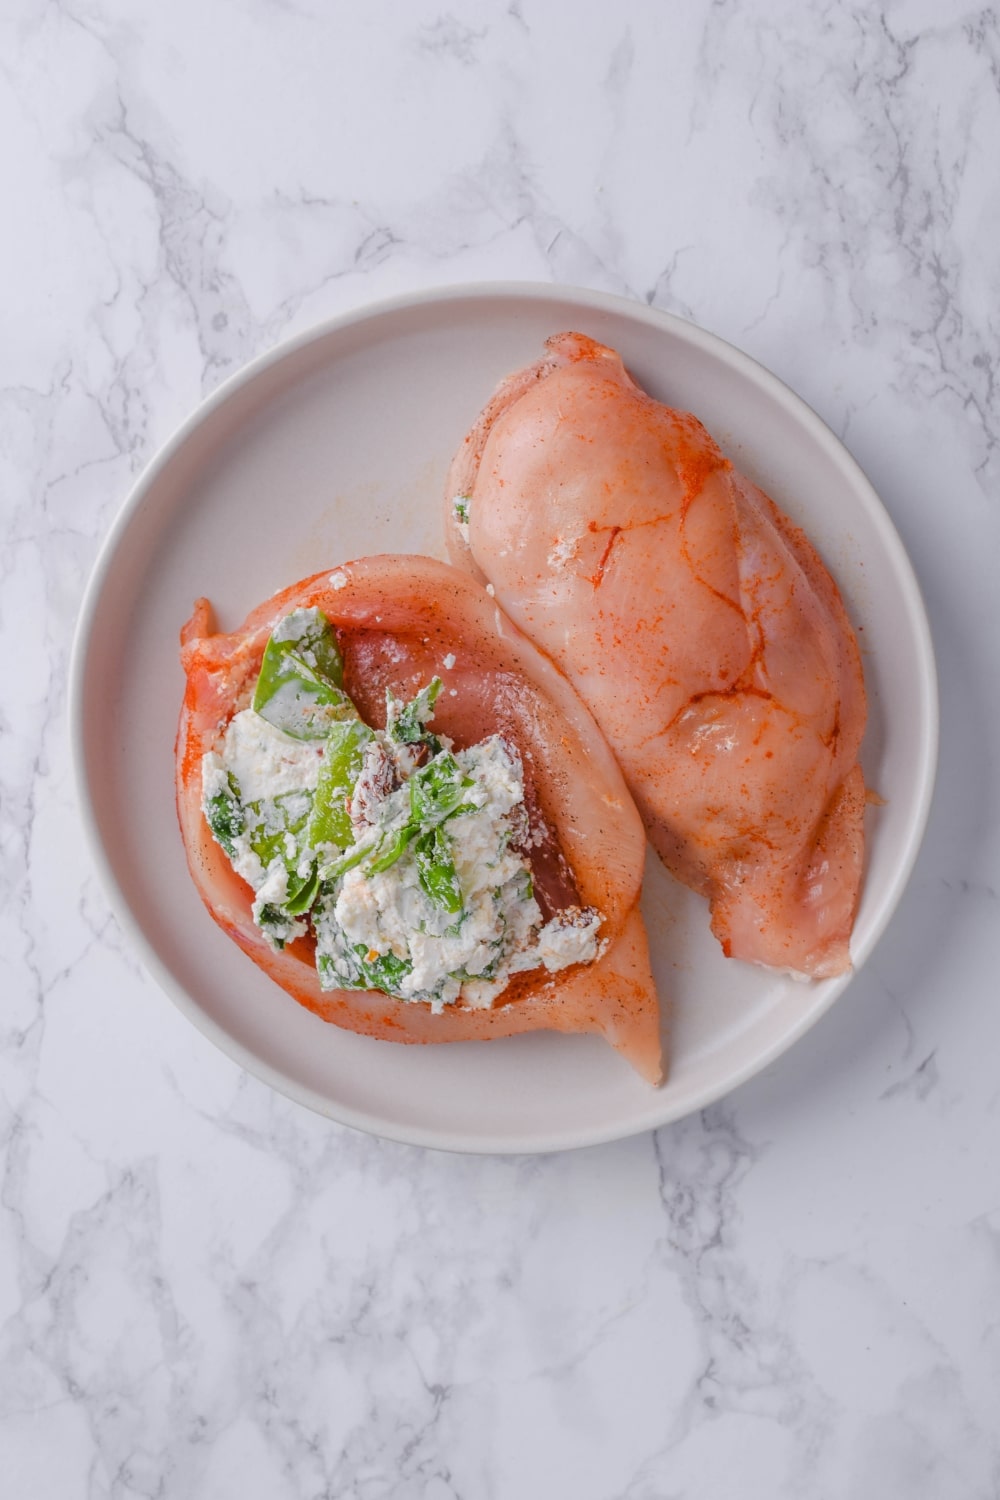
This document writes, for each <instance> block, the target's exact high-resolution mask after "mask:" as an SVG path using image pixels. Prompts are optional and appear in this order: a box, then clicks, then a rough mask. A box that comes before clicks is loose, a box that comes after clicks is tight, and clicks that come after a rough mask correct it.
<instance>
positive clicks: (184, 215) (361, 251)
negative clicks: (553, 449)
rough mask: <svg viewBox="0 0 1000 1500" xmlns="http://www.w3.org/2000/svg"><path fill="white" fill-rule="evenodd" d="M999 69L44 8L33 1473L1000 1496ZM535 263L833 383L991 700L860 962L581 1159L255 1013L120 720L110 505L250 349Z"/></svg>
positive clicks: (495, 12)
mask: <svg viewBox="0 0 1000 1500" xmlns="http://www.w3.org/2000/svg"><path fill="white" fill-rule="evenodd" d="M571 49H572V51H571ZM998 80H1000V29H998V22H997V15H996V12H995V10H994V11H992V12H991V11H990V10H989V9H985V8H982V7H978V8H977V7H975V6H968V7H966V6H964V5H961V4H958V3H952V0H946V3H930V0H896V3H892V4H890V5H888V6H887V7H886V8H885V9H884V10H883V11H881V12H880V11H878V10H877V9H876V8H873V7H871V6H867V5H862V4H861V3H859V0H854V3H845V4H842V5H829V4H825V3H820V0H805V3H793V0H774V3H772V0H691V3H687V4H684V5H679V6H676V7H668V6H665V5H658V4H655V3H653V0H647V3H642V0H624V3H622V4H617V5H613V6H596V5H592V6H575V5H572V4H570V3H569V0H553V3H551V4H543V3H542V0H509V3H499V0H498V3H495V4H494V3H477V4H466V5H462V6H458V5H456V6H455V7H454V8H453V9H452V10H450V11H441V10H439V9H437V8H435V7H433V6H429V5H428V4H426V3H425V0H416V3H415V4H413V5H409V6H393V5H390V4H388V3H387V0H379V3H376V4H372V5H368V6H352V7H348V6H346V5H344V4H343V3H333V4H324V3H321V0H287V3H283V0H223V3H220V4H217V5H206V4H205V3H204V0H200V3H195V0H175V3H173V4H171V5H161V6H152V5H147V6H135V5H133V4H128V3H126V0H55V3H43V0H14V3H13V4H11V5H7V6H5V7H4V8H3V12H2V16H0V129H2V134H3V140H4V149H3V151H2V153H0V181H2V184H3V201H4V204H5V212H4V215H3V226H2V228H0V269H2V273H3V282H4V297H3V304H2V309H0V330H2V332H0V506H2V515H3V530H2V535H0V637H2V642H3V646H2V660H3V664H4V665H3V673H2V679H0V882H2V901H0V929H2V933H3V942H2V945H0V952H2V955H3V957H2V970H0V973H2V979H0V1143H2V1151H3V1185H2V1192H0V1476H2V1478H0V1490H2V1492H3V1493H4V1495H5V1496H6V1495H10V1496H11V1497H14V1496H16V1497H18V1500H49V1497H53V1500H56V1497H58V1500H78V1497H79V1500H96V1497H115V1500H125V1497H129V1500H131V1497H140V1496H141V1497H147V1496H148V1497H152V1496H170V1497H172V1496H183V1497H185V1500H202V1497H205V1500H228V1497H234V1500H236V1497H239V1500H257V1497H261V1500H264V1497H266V1500H285V1497H287V1500H293V1497H294V1500H303V1497H309V1500H312V1497H316V1500H319V1497H337V1500H341V1497H352V1500H354V1497H356V1500H377V1497H382V1496H393V1497H397V1496H403V1497H411V1496H412V1497H427V1500H452V1497H462V1500H469V1497H479V1496H483V1497H491V1500H535V1497H539V1500H542V1497H545V1500H549V1497H553V1496H556V1497H561V1496H572V1497H573V1500H610V1497H622V1500H626V1497H627V1500H659V1497H664V1500H666V1497H671V1500H695V1497H697V1500H706V1497H708V1500H714V1497H722V1500H728V1497H732V1496H738V1497H740V1500H753V1497H761V1500H765V1497H766V1500H780V1497H787V1500H793V1497H794V1500H811V1497H829V1496H841V1495H843V1496H851V1497H858V1496H869V1495H877V1496H879V1497H880V1500H894V1497H901V1500H902V1497H905V1500H923V1497H928V1500H930V1497H939V1496H942V1495H944V1496H948V1497H949V1500H965V1497H968V1500H983V1497H986V1496H996V1495H1000V1422H998V1412H1000V1174H998V1168H997V1161H998V1147H1000V1005H998V1003H997V1002H998V996H1000V986H998V983H997V971H998V959H1000V951H998V950H1000V907H998V900H997V893H998V890H1000V869H998V861H1000V827H998V816H997V807H998V784H997V772H996V766H997V763H998V761H1000V708H998V703H1000V695H998V693H997V681H998V678H997V670H998V664H1000V631H998V628H997V583H996V579H997V568H998V564H1000V510H998V498H997V497H998V485H997V480H998V475H1000V407H998V400H997V384H996V382H997V370H998V327H1000V315H998V311H997V309H998V307H1000V259H998V254H997V245H998V242H1000V179H998V176H997V166H996V162H997V143H998V140H1000V87H998ZM489 278H529V279H536V280H554V281H565V282H571V283H576V284H580V285H585V286H593V287H599V288H605V289H608V290H612V291H615V292H620V293H625V294H627V295H630V296H632V297H635V298H638V299H642V300H645V301H648V302H651V303H652V304H653V305H655V306H658V307H662V308H665V309H668V310H670V311H672V312H676V313H680V314H682V315H683V316H685V317H688V318H691V319H693V320H694V321H696V322H698V323H700V324H701V325H703V326H704V327H706V328H709V329H711V330H713V331H714V332H716V333H719V334H721V335H722V336H724V337H725V338H727V339H729V340H731V341H732V342H733V343H735V344H737V345H739V346H740V347H741V348H743V349H745V350H747V351H748V352H749V353H750V354H752V355H754V356H755V357H756V358H757V359H759V360H761V361H762V362H763V363H764V364H766V365H768V366H769V367H770V368H771V369H773V370H775V371H776V372H777V373H778V374H779V375H780V376H781V377H782V378H783V379H785V380H786V381H787V382H788V383H789V384H790V385H791V386H792V387H793V388H794V389H795V390H796V391H798V392H799V393H800V394H801V395H802V396H804V397H805V399H806V400H807V401H808V402H810V403H811V405H812V406H813V407H815V408H816V410H817V411H818V412H819V413H820V414H821V415H822V416H823V417H824V418H825V420H826V421H827V422H828V423H829V424H830V425H831V427H832V428H833V429H834V431H835V432H837V433H838V434H839V435H840V436H841V437H842V438H843V439H844V441H845V442H846V443H847V445H848V446H849V448H850V449H851V451H852V452H853V453H854V455H855V456H856V457H857V458H858V460H859V461H860V462H861V464H862V466H863V467H864V468H865V469H866V471H867V472H868V474H869V476H870V477H871V479H872V480H873V482H874V484H875V486H876V488H877V489H878V491H879V492H880V494H881V496H882V498H883V500H884V502H885V504H886V506H887V507H888V509H889V511H890V513H891V515H892V517H893V519H894V521H895V523H896V526H897V527H898V529H899V531H900V533H901V535H902V537H903V540H904V542H905V544H906V546H907V547H908V549H909V551H910V555H911V557H912V558H913V561H914V564H915V567H916V569H917V572H918V575H919V577H920V580H921V584H922V587H923V590H924V594H925V598H926V601H927V604H928V608H929V612H930V616H931V621H932V627H933V631H934V638H935V646H936V650H937V653H938V663H939V670H940V679H941V693H942V713H943V722H942V746H941V762H940V774H939V784H938V791H937V795H936V800H935V804H934V807H933V810H932V815H931V821H930V826H929V829H928V833H927V837H926V841H925V844H924V847H923V851H922V853H921V856H920V859H919V863H918V865H917V868H916V871H915V874H914V876H913V879H912V881H911V884H910V886H909V888H908V891H907V893H906V895H905V898H904V900H903V902H902V905H901V907H900V909H899V911H898V913H897V915H896V917H895V919H894V920H893V922H892V925H891V927H890V929H889V931H888V932H887V934H886V936H885V937H884V939H883V940H882V942H881V944H880V945H879V948H878V950H877V952H876V954H875V956H874V957H873V959H872V960H871V961H870V962H869V964H868V965H867V967H866V968H865V970H864V971H863V972H862V973H861V974H860V975H859V976H858V978H857V979H856V981H855V982H854V984H853V985H852V986H851V987H850V989H849V990H848V991H847V992H846V994H845V995H844V996H843V997H842V999H841V1000H840V1001H839V1002H838V1003H837V1005H836V1006H835V1007H834V1008H833V1010H832V1011H831V1012H830V1013H829V1014H828V1015H827V1016H826V1017H825V1018H824V1020H823V1021H822V1022H821V1023H820V1024H819V1025H818V1026H817V1027H816V1028H815V1029H814V1030H813V1031H812V1032H811V1033H810V1034H809V1035H808V1036H807V1037H806V1038H805V1039H804V1040H803V1041H802V1042H801V1043H800V1044H799V1045H798V1046H796V1047H795V1048H794V1049H793V1050H792V1051H791V1052H790V1053H788V1054H787V1055H786V1056H785V1057H783V1058H782V1059H781V1060H780V1061H778V1062H777V1063H776V1064H774V1065H773V1066H772V1067H771V1068H770V1069H769V1070H767V1071H766V1072H765V1073H763V1074H762V1075H760V1076H759V1077H758V1078H756V1079H755V1080H753V1081H752V1082H751V1083H749V1084H746V1085H745V1086H743V1087H742V1088H741V1089H739V1090H738V1091H737V1092H736V1093H734V1094H732V1095H731V1096H730V1097H728V1098H727V1099H726V1100H724V1101H723V1102H722V1103H720V1104H718V1105H716V1106H714V1107H712V1108H710V1109H708V1110H705V1111H704V1112H703V1113H702V1114H700V1115H698V1116H695V1117H692V1118H689V1119H687V1120H685V1121H683V1122H681V1123H679V1124H677V1125H674V1126H671V1127H668V1128H665V1129H663V1130H661V1131H659V1132H658V1133H657V1134H656V1135H646V1136H641V1137H637V1138H634V1139H632V1140H628V1141H625V1142H622V1143H619V1144H617V1145H614V1146H608V1147H604V1148H600V1149H590V1150H586V1151H581V1152H577V1153H571V1154H566V1155H561V1156H551V1157H544V1158H522V1159H517V1158H507V1159H494V1158H458V1157H452V1156H448V1155H445V1154H440V1153H435V1152H428V1151H422V1150H418V1149H413V1148H408V1147H403V1146H399V1145H393V1144H388V1143H384V1142H381V1141H379V1140H375V1139H369V1138H367V1137H364V1136H361V1135H358V1134H355V1133H353V1132H351V1131H349V1130H347V1129H343V1128H340V1127H338V1126H335V1125H332V1124H330V1123H329V1122H328V1121H326V1120H324V1119H321V1118H318V1117H315V1116H313V1115H311V1114H309V1113H307V1112H306V1111H304V1110H303V1109H301V1108H299V1107H298V1106H296V1105H295V1104H292V1103H290V1102H289V1101H288V1100H286V1099H284V1098H281V1097H278V1096H277V1095H275V1094H274V1093H272V1092H270V1091H269V1090H268V1089H267V1088H266V1087H265V1086H264V1085H263V1084H261V1083H260V1082H258V1081H256V1080H255V1079H253V1078H251V1077H248V1076H247V1075H246V1074H245V1073H243V1072H242V1071H241V1070H240V1069H239V1068H238V1067H237V1066H236V1065H235V1064H234V1063H232V1062H231V1061H229V1060H228V1059H227V1058H226V1057H224V1056H223V1055H222V1054H221V1053H219V1052H217V1051H215V1050H214V1049H213V1047H212V1046H211V1045H210V1044H209V1043H208V1042H207V1041H206V1040H205V1039H204V1038H203V1037H202V1036H201V1035H199V1034H198V1033H196V1032H195V1030H194V1029H193V1028H192V1027H191V1026H190V1025H189V1024H188V1023H187V1022H186V1021H185V1020H184V1019H183V1017H182V1016H181V1015H180V1014H179V1013H178V1012H177V1011H176V1010H175V1009H174V1008H173V1006H172V1005H171V1004H170V1003H169V1002H168V1001H167V1000H166V998H165V997H164V996H163V995H162V994H161V993H160V992H159V990H158V989H157V988H156V986H155V985H154V984H153V982H152V981H151V980H150V979H149V978H147V977H146V976H145V974H144V973H143V972H142V970H141V968H140V967H139V965H138V963H137V961H136V959H135V958H134V956H133V954H132V953H131V952H130V950H129V946H128V944H127V943H126V941H125V940H124V939H123V937H122V935H121V934H120V932H119V929H118V927H117V926H116V923H115V921H114V919H113V918H112V916H111V915H110V913H109V910H108V907H107V905H106V902H105V898H104V895H103V893H102V891H101V889H100V887H99V885H98V883H97V880H96V877H95V874H94V871H93V868H92V865H91V862H90V859H89V857H88V854H87V851H86V849H85V847H84V843H83V838H82V835H81V832H80V829H79V827H78V823H77V817H76V812H75V806H74V794H73V787H72V778H71V767H70V761H69V751H68V745H67V736H66V667H67V659H68V652H69V645H70V640H71V635H72V631H73V626H74V621H75V617H76V613H77V610H78V608H79V604H80V599H81V595H82V591H83V588H84V584H85V581H86V577H87V574H88V570H89V568H90V565H91V563H92V561H93V559H94V556H95V553H96V550H97V547H98V545H99V542H100V540H101V537H102V535H103V534H104V533H105V531H106V529H107V527H108V525H109V524H110V521H111V518H112V517H113V515H114V513H115V511H116V509H117V507H118V506H119V505H120V503H121V501H122V499H123V497H124V495H125V493H126V491H127V490H128V488H129V485H130V483H131V481H132V479H133V478H134V476H135V475H136V473H137V472H138V470H139V469H140V468H141V466H142V465H143V464H144V463H145V461H146V460H147V459H148V458H149V457H150V455H151V454H152V453H153V452H154V450H155V449H156V448H157V446H158V445H159V444H160V443H161V442H162V441H163V440H164V439H165V438H166V437H167V436H168V435H169V433H170V432H171V430H172V428H173V427H174V426H175V425H176V424H177V423H178V422H179V421H180V420H181V419H182V418H183V417H184V416H185V415H186V413H187V412H188V411H189V410H190V409H191V407H192V406H193V405H194V404H196V403H197V401H198V400H199V398H200V397H201V396H202V395H203V394H204V393H205V392H207V391H208V390H210V389H211V388H213V387H214V386H215V385H216V384H217V383H218V382H219V380H220V379H221V378H223V377H224V376H225V375H227V374H228V373H229V372H231V371H233V370H235V369H237V368H238V367H239V366H240V365H241V364H242V363H243V362H244V361H246V359H247V358H249V357H250V356H252V355H254V354H255V353H257V352H259V351H260V350H263V349H266V348H268V347H269V346H270V345H272V344H273V343H274V342H275V341H276V340H277V339H279V338H281V337H283V336H285V335H287V334H290V333H293V332H296V331H298V330H301V329H304V328H307V327H308V326H309V325H310V324H311V323H312V322H314V321H315V320H317V319H318V318H321V317H323V316H326V315H329V314H331V313H336V312H339V311H341V310H344V309H348V308H351V307H354V306H357V305H360V304H362V303H364V302H366V301H368V300H371V299H374V298H377V297H380V296H383V295H385V294H388V293H394V292H398V291H404V290H407V289H410V288H413V287H417V286H427V285H435V284H440V283H445V282H451V281H469V280H482V279H489Z"/></svg>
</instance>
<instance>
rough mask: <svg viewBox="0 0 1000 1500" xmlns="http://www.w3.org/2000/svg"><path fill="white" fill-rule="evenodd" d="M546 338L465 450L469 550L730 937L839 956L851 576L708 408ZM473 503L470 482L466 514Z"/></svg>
mask: <svg viewBox="0 0 1000 1500" xmlns="http://www.w3.org/2000/svg"><path fill="white" fill-rule="evenodd" d="M546 347H547V350H548V353H547V355H546V357H545V358H544V359H542V360H541V361H540V362H539V363H538V364H536V365H533V366H531V367H530V368H529V369H527V370H524V371H521V372H520V373H518V374H516V375H513V376H511V377H510V378H509V379H508V380H506V381H504V382H503V384H502V385H501V386H500V387H499V389H498V390H497V392H496V394H495V395H494V397H493V399H492V400H491V401H490V402H489V404H488V405H487V406H486V408H485V410H484V411H483V413H482V415H481V416H480V418H479V420H478V421H477V423H476V425H475V426H474V427H473V429H472V431H471V432H470V433H469V435H468V437H467V438H466V439H465V442H464V444H463V445H462V447H461V449H460V450H459V452H458V454H457V455H456V457H455V460H454V462H453V465H452V469H451V473H450V475H449V480H448V486H447V499H446V505H447V529H448V534H449V548H450V550H451V553H452V557H453V560H454V561H455V562H457V563H458V564H460V565H461V566H464V567H466V568H468V569H469V570H470V571H472V572H473V573H475V574H476V575H477V576H478V577H479V578H481V579H483V580H488V581H489V582H490V583H491V584H492V586H493V587H494V589H495V592H496V598H497V601H498V602H499V603H500V604H501V605H502V606H503V608H504V609H505V610H506V611H507V613H508V614H509V615H510V617H511V618H512V619H513V620H514V622H515V623H516V624H517V625H519V626H520V628H521V629H522V630H523V631H524V632H525V633H526V634H527V635H528V636H530V637H531V639H532V640H533V641H534V642H535V643H536V645H538V646H540V647H541V649H542V650H543V651H545V652H546V653H547V654H548V655H549V656H550V657H551V658H552V660H553V661H554V662H556V663H557V665H558V666H559V667H560V668H561V669H562V671H563V672H565V673H566V675H567V676H568V677H569V679H570V681H571V682H572V683H573V684H574V686H575V687H576V688H577V690H578V691H579V693H580V695H581V697H582V698H583V699H584V702H586V703H587V704H588V706H589V707H590V709H591V710H592V711H593V714H594V717H595V718H596V719H597V722H598V723H599V724H600V726H601V728H602V729H603V730H604V733H605V734H606V736H607V738H608V740H609V742H610V744H611V747H612V749H613V750H614V752H615V754H616V756H617V757H618V761H619V764H620V765H621V768H622V770H623V771H624V773H625V779H626V781H627V782H628V785H629V788H630V790H631V791H632V794H633V796H634V797H635V799H636V803H637V804H638V807H639V811H640V813H641V815H642V818H643V821H644V822H645V824H646V828H647V830H648V832H649V836H650V839H651V840H652V842H653V844H654V846H655V848H656V849H657V850H658V852H659V854H660V856H661V858H662V859H663V861H664V863H665V864H666V865H667V867H668V868H669V869H670V870H671V871H673V873H674V874H675V875H676V876H677V877H678V878H679V879H680V880H682V881H684V883H685V884H687V885H689V886H691V887H693V888H694V889H695V890H697V891H701V892H702V893H703V894H705V895H706V896H707V897H708V898H709V900H710V902H711V912H712V930H713V931H714V932H715V934H716V936H717V937H718V938H719V941H720V942H721V944H722V946H723V949H724V951H725V952H726V953H727V954H728V955H731V956H733V957H736V958H743V959H748V960H750V961H752V962H754V963H760V964H766V965H771V966H773V967H776V968H779V969H785V970H789V971H791V972H793V973H796V974H799V975H804V976H812V977H823V976H827V975H831V974H838V973H841V972H842V971H844V970H845V969H847V968H849V967H850V956H849V950H848V940H849V937H850V933H851V928H852V925H853V921H854V914H855V910H856V907H857V902H858V892H859V887H860V881H861V868H862V855H863V828H862V820H863V812H864V804H865V788H864V782H863V779H862V774H861V770H860V768H859V766H858V748H859V745H860V743H861V737H862V733H863V730H864V725H865V711H866V710H865V692H864V684H863V680H862V673H861V662H860V657H859V654H858V648H857V643H856V641H855V638H854V634H853V631H852V630H851V626H850V624H849V622H848V619H847V615H846V613H845V611H844V607H843V604H842V602H841V599H840V595H839V593H838V591H837V587H836V585H835V584H834V582H833V580H832V579H831V577H830V575H829V573H828V572H827V571H826V569H825V567H824V566H823V563H822V562H821V561H820V559H819V557H818V556H817V554H816V552H815V551H814V549H813V548H812V546H811V545H810V543H809V542H808V540H807V539H806V537H805V536H804V535H803V533H802V532H801V531H800V530H799V529H798V528H797V527H795V526H793V525H792V524H791V523H790V522H789V521H788V519H787V518H786V517H785V516H783V515H782V514H781V513H780V512H779V511H778V509H777V508H776V507H775V506H774V505H773V504H772V502H771V501H770V500H769V499H768V497H767V496H766V495H765V494H763V493H762V492H761V491H760V490H759V489H757V488H756V487H755V486H754V485H752V484H751V483H750V482H749V481H748V480H747V479H745V478H744V477H743V476H742V475H741V474H739V473H737V472H736V470H734V468H733V466H732V464H731V463H730V461H729V460H728V459H727V458H725V457H724V456H723V454H722V453H721V452H720V450H719V449H718V447H717V446H716V444H715V443H714V442H713V440H712V438H711V437H710V436H709V434H708V433H707V432H706V431H705V429H704V428H703V427H702V426H701V424H700V423H699V422H698V421H697V420H696V419H695V418H694V417H693V416H691V415H690V414H688V413H686V412H678V411H673V410H671V409H670V408H669V407H666V406H663V405H661V404H660V403H659V402H657V401H654V400H653V399H652V398H651V397H649V396H647V395H646V394H645V393H644V392H643V391H642V390H640V389H639V387H638V386H637V385H636V384H635V383H634V381H633V380H632V379H631V378H630V377H629V375H628V374H627V372H626V371H625V369H624V366H623V365H622V362H621V359H620V358H619V356H618V355H617V354H616V353H615V352H614V350H612V349H607V348H605V347H604V346H603V345H601V344H597V343H595V342H594V341H593V340H592V339H589V338H586V337H584V336H583V335H581V334H576V333H564V334H560V335H558V336H557V337H555V338H552V339H549V341H548V344H547V346H546ZM456 497H469V498H468V500H467V501H465V500H461V501H460V503H459V505H458V509H457V510H456V507H455V500H456ZM466 513H467V516H466ZM463 516H466V519H465V520H464V521H463Z"/></svg>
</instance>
